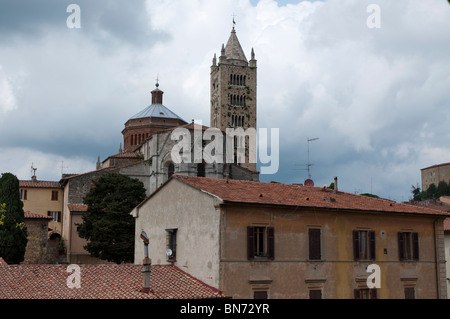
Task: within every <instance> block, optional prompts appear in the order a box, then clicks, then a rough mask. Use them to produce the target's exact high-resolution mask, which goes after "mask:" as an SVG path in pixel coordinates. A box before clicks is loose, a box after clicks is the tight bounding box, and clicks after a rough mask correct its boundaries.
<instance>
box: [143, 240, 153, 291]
mask: <svg viewBox="0 0 450 319" xmlns="http://www.w3.org/2000/svg"><path fill="white" fill-rule="evenodd" d="M141 239H142V240H143V241H144V259H143V260H142V264H143V265H144V270H143V273H144V287H142V290H141V291H142V292H144V293H147V294H148V293H149V292H150V272H151V266H152V260H151V259H150V258H149V257H148V243H149V240H148V237H147V234H146V233H145V232H144V231H142V232H141Z"/></svg>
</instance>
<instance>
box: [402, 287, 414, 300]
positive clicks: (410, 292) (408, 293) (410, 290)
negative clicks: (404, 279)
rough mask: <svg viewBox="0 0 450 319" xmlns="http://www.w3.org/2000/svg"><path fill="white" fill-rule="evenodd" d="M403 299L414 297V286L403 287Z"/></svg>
mask: <svg viewBox="0 0 450 319" xmlns="http://www.w3.org/2000/svg"><path fill="white" fill-rule="evenodd" d="M405 299H416V291H415V289H414V287H405Z"/></svg>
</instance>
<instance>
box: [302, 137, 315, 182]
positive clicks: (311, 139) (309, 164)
mask: <svg viewBox="0 0 450 319" xmlns="http://www.w3.org/2000/svg"><path fill="white" fill-rule="evenodd" d="M318 139H319V138H318V137H314V138H309V137H307V138H306V143H307V150H308V153H307V156H308V158H307V160H308V162H307V163H306V164H302V165H299V166H306V168H304V170H306V171H307V172H308V179H307V180H306V181H305V185H306V186H314V182H313V181H312V180H311V171H310V167H311V166H312V165H313V164H311V162H310V161H309V143H310V142H313V141H317V140H318Z"/></svg>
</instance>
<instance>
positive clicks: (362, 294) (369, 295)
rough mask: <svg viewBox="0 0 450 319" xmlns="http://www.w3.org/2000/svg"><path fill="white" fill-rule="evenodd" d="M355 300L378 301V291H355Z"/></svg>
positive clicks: (362, 289) (361, 289)
mask: <svg viewBox="0 0 450 319" xmlns="http://www.w3.org/2000/svg"><path fill="white" fill-rule="evenodd" d="M354 297H355V299H377V289H375V288H373V289H369V288H360V289H355V290H354Z"/></svg>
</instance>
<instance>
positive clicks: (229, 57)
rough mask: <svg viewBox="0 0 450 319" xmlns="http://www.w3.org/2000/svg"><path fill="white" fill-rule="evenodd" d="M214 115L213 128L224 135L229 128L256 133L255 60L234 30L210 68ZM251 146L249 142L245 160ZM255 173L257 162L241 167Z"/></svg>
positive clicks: (212, 117) (244, 164)
mask: <svg viewBox="0 0 450 319" xmlns="http://www.w3.org/2000/svg"><path fill="white" fill-rule="evenodd" d="M210 90H211V112H210V116H211V118H210V121H211V122H210V126H211V127H217V128H219V129H221V130H222V131H224V132H225V130H226V128H233V127H234V128H237V127H242V128H243V129H244V130H246V129H248V128H250V127H251V128H254V129H255V130H256V128H257V127H256V114H257V113H256V60H255V53H254V51H253V49H252V51H251V59H250V61H248V60H247V58H246V57H245V54H244V52H243V50H242V47H241V44H240V43H239V40H238V38H237V36H236V30H235V29H234V26H233V29H232V30H231V34H230V38H229V39H228V42H227V44H226V46H224V45H223V44H222V49H221V54H220V57H219V60H218V61H217V57H216V54H214V58H213V61H212V66H211V88H210ZM247 154H248V145H247V143H246V159H247ZM241 166H242V167H245V168H247V169H250V170H252V171H256V163H248V161H247V160H246V163H242V164H241Z"/></svg>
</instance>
